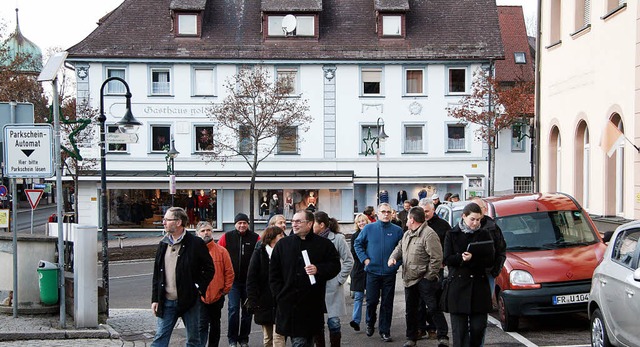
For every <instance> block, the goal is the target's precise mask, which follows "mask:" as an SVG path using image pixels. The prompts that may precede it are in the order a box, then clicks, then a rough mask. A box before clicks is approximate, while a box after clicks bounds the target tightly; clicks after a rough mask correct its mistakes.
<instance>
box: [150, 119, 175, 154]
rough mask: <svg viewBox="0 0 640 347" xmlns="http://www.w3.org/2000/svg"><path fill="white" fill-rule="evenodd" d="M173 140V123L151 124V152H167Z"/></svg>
mask: <svg viewBox="0 0 640 347" xmlns="http://www.w3.org/2000/svg"><path fill="white" fill-rule="evenodd" d="M170 141H171V125H167V124H152V125H151V152H166V151H167V150H168V149H169V146H170Z"/></svg>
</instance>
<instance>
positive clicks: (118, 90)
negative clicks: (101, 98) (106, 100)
mask: <svg viewBox="0 0 640 347" xmlns="http://www.w3.org/2000/svg"><path fill="white" fill-rule="evenodd" d="M106 74H107V78H110V77H120V78H122V79H123V80H124V79H126V76H127V70H126V69H125V68H124V67H110V66H107V67H106ZM126 91H127V90H126V88H125V86H124V84H123V83H122V82H120V81H109V83H107V94H124V93H126Z"/></svg>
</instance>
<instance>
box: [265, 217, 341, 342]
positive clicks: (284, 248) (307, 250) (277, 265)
mask: <svg viewBox="0 0 640 347" xmlns="http://www.w3.org/2000/svg"><path fill="white" fill-rule="evenodd" d="M313 223H314V216H313V213H312V212H310V211H308V210H307V211H298V212H297V213H296V214H295V215H294V216H293V219H292V221H291V224H292V226H293V235H291V236H289V237H285V238H283V239H282V240H280V241H278V243H277V244H276V247H275V248H274V250H273V253H272V255H271V263H270V264H269V271H270V277H269V283H270V286H271V292H272V293H273V295H274V297H275V300H276V332H277V333H278V334H280V335H285V336H289V337H291V344H292V346H294V347H298V346H299V347H302V346H305V347H307V346H311V345H312V343H313V336H314V335H316V334H318V333H321V332H322V331H323V328H324V312H325V311H326V309H325V301H324V297H325V289H326V282H327V281H328V280H330V279H332V278H334V277H335V276H336V275H338V273H339V272H340V255H339V254H338V251H337V250H336V248H335V247H334V246H333V243H332V242H331V241H329V239H326V238H323V237H321V236H318V235H316V234H314V233H313V232H312V227H313ZM305 254H306V255H305Z"/></svg>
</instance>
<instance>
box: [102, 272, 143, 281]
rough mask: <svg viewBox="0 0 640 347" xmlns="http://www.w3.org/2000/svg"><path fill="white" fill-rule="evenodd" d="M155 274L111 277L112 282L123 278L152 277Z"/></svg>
mask: <svg viewBox="0 0 640 347" xmlns="http://www.w3.org/2000/svg"><path fill="white" fill-rule="evenodd" d="M152 275H153V273H148V274H137V275H127V276H116V277H109V279H110V280H119V279H122V278H133V277H141V276H152Z"/></svg>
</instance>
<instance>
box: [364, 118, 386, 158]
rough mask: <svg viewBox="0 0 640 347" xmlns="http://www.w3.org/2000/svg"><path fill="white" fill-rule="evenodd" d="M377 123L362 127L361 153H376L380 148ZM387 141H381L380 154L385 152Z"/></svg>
mask: <svg viewBox="0 0 640 347" xmlns="http://www.w3.org/2000/svg"><path fill="white" fill-rule="evenodd" d="M377 136H378V128H377V125H363V126H362V127H361V128H360V154H365V153H366V154H367V155H375V154H376V151H377V149H378V144H377ZM384 149H385V141H380V154H384Z"/></svg>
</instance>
